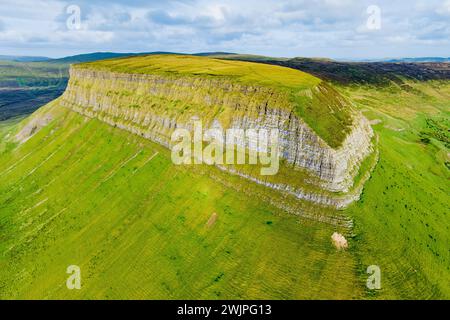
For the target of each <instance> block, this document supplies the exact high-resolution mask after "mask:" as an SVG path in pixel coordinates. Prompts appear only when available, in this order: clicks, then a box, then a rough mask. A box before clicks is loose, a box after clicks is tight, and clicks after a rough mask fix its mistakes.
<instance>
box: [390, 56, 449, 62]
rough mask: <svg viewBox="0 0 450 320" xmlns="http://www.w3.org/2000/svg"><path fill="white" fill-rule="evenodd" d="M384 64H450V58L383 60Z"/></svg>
mask: <svg viewBox="0 0 450 320" xmlns="http://www.w3.org/2000/svg"><path fill="white" fill-rule="evenodd" d="M383 62H450V57H448V58H442V57H421V58H400V59H389V60H383Z"/></svg>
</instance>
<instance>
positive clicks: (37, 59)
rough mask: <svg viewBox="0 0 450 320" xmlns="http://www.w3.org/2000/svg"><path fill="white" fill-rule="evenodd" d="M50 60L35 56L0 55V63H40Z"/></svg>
mask: <svg viewBox="0 0 450 320" xmlns="http://www.w3.org/2000/svg"><path fill="white" fill-rule="evenodd" d="M48 60H51V58H49V57H37V56H36V57H35V56H9V55H0V61H14V62H40V61H48Z"/></svg>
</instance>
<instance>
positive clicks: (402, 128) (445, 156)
mask: <svg viewBox="0 0 450 320" xmlns="http://www.w3.org/2000/svg"><path fill="white" fill-rule="evenodd" d="M407 85H408V88H409V90H405V88H406V87H405V86H402V87H399V86H391V87H389V88H384V89H381V88H370V87H356V86H353V87H343V88H342V91H343V92H345V93H346V94H347V95H348V96H349V97H351V98H352V99H353V100H354V101H355V102H356V103H357V105H358V107H360V108H361V109H362V110H363V111H364V114H365V115H366V116H367V117H368V118H369V119H372V121H373V123H374V130H375V131H376V132H377V133H378V135H379V147H380V161H379V164H378V166H377V167H376V169H375V171H374V172H373V174H372V178H371V180H369V181H368V182H367V184H366V186H365V189H364V193H363V195H362V198H361V200H360V201H359V202H357V203H355V204H354V205H353V206H352V207H350V208H349V209H348V210H347V212H346V213H347V214H348V215H349V216H351V217H353V218H354V223H355V230H354V232H355V235H356V236H355V238H354V246H355V247H356V248H357V250H356V256H357V257H358V260H359V264H360V268H359V269H360V270H359V271H360V275H361V276H360V277H361V279H365V278H366V277H367V275H366V274H365V268H367V266H368V265H371V264H375V265H379V266H380V268H381V270H382V277H383V280H382V290H381V291H379V292H377V294H374V293H373V292H372V293H370V292H368V293H367V294H368V296H369V297H372V296H374V297H377V298H389V299H428V298H447V299H449V298H450V249H449V243H450V219H449V213H450V196H449V180H450V171H449V169H450V168H449V163H450V144H449V142H450V134H449V128H450V123H449V119H450V84H449V83H448V82H437V81H435V82H411V81H409V82H407Z"/></svg>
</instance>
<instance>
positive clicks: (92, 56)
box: [50, 52, 169, 63]
mask: <svg viewBox="0 0 450 320" xmlns="http://www.w3.org/2000/svg"><path fill="white" fill-rule="evenodd" d="M164 53H169V52H143V53H131V52H128V53H119V52H94V53H86V54H78V55H75V56H68V57H64V58H59V59H52V60H50V62H52V63H80V62H91V61H97V60H104V59H112V58H120V57H128V56H138V55H147V54H164Z"/></svg>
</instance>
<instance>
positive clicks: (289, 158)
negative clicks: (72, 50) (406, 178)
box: [59, 55, 374, 208]
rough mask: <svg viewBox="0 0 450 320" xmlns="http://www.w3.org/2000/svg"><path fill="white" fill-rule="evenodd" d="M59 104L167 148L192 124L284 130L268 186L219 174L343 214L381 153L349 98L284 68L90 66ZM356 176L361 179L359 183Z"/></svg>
mask: <svg viewBox="0 0 450 320" xmlns="http://www.w3.org/2000/svg"><path fill="white" fill-rule="evenodd" d="M59 101H60V102H59V103H60V104H61V105H63V106H65V107H67V108H70V109H71V110H73V111H76V112H78V113H80V114H83V115H85V116H88V117H91V118H97V119H100V120H101V121H104V122H106V123H108V124H110V125H112V126H114V127H118V128H121V129H124V130H127V131H130V132H132V133H134V134H138V135H140V136H142V137H145V138H147V139H150V140H152V141H154V142H158V143H160V144H162V145H164V146H166V147H168V148H171V146H172V145H171V142H170V137H171V134H172V133H173V132H174V130H175V129H176V128H186V129H189V130H191V129H192V119H193V118H199V119H200V120H202V121H203V123H204V129H205V130H206V129H210V128H214V127H217V126H219V127H221V128H223V129H230V128H234V129H260V128H267V129H271V128H272V129H278V130H279V132H280V135H281V137H280V157H281V159H282V161H281V165H280V171H279V173H278V174H277V175H274V176H268V177H261V176H259V175H257V174H255V172H254V171H255V170H253V168H252V167H250V166H244V165H223V166H219V167H220V168H221V169H223V170H225V171H228V172H230V173H233V174H235V175H239V176H241V177H244V178H247V179H250V180H252V181H253V182H256V183H258V184H262V185H264V186H267V187H269V188H272V189H276V190H278V191H280V192H283V193H286V194H288V195H289V196H291V197H295V198H297V199H302V200H307V201H310V202H314V203H317V204H321V205H327V206H333V207H338V208H341V207H345V206H347V205H348V204H349V203H351V202H353V201H354V200H355V199H358V197H359V193H360V192H361V189H362V185H363V183H364V180H365V179H367V177H368V173H367V172H360V166H361V164H362V163H363V162H364V161H365V160H366V159H367V158H370V157H368V156H369V155H371V154H372V153H373V151H374V148H373V133H372V129H371V128H370V125H369V123H368V121H367V120H366V119H365V118H364V117H363V116H362V115H361V114H359V113H358V112H356V111H355V110H354V109H353V108H352V106H351V104H350V103H349V102H348V101H347V100H346V99H345V98H344V97H343V96H341V95H340V94H338V93H337V92H336V91H335V90H334V89H333V88H332V87H331V86H330V85H328V84H327V83H325V82H323V81H322V80H320V79H318V78H316V77H314V76H311V75H309V74H306V73H304V72H301V71H298V70H293V69H289V68H285V67H280V66H272V65H266V64H257V63H251V62H242V61H224V60H219V59H210V58H205V57H193V56H184V55H152V56H140V57H131V58H122V59H111V60H103V61H98V62H91V63H84V64H78V65H74V66H72V67H71V70H70V81H69V85H68V88H67V90H66V92H65V93H64V95H63V96H62V97H61V99H60V100H59ZM236 144H237V145H241V146H243V147H245V148H247V149H249V150H251V148H252V147H251V146H250V145H249V144H248V143H247V144H246V142H245V141H238V142H237V143H236ZM368 161H369V160H368ZM366 167H367V166H366ZM369 167H370V166H369ZM366 170H367V168H366ZM357 176H359V177H363V178H361V180H360V181H358V183H355V178H356V177H357Z"/></svg>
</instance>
